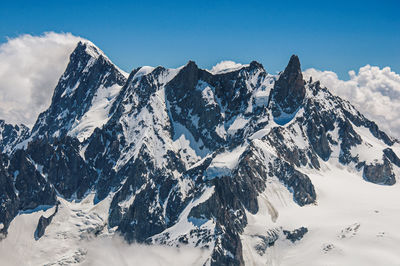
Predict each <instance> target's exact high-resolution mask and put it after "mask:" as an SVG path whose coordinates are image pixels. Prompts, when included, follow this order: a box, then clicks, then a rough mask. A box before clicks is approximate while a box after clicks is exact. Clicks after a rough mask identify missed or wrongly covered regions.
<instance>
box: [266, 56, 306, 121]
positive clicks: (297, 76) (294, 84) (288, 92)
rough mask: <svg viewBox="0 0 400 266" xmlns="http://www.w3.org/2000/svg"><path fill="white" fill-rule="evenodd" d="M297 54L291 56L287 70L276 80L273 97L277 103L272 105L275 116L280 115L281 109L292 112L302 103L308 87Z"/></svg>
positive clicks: (288, 112)
mask: <svg viewBox="0 0 400 266" xmlns="http://www.w3.org/2000/svg"><path fill="white" fill-rule="evenodd" d="M304 84H305V82H304V80H303V75H302V73H301V68H300V60H299V57H298V56H297V55H292V56H291V57H290V60H289V63H288V65H287V67H286V68H285V71H284V72H283V73H282V74H281V75H280V77H279V79H278V80H277V81H276V83H275V86H274V89H273V92H272V97H273V100H274V103H275V105H274V106H272V110H273V114H274V116H279V115H280V114H281V111H283V112H285V113H287V114H292V113H293V112H295V111H296V110H297V108H298V107H299V106H300V104H301V103H302V101H303V99H304V96H305V93H306V89H305V87H304Z"/></svg>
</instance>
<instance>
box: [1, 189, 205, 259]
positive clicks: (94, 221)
mask: <svg viewBox="0 0 400 266" xmlns="http://www.w3.org/2000/svg"><path fill="white" fill-rule="evenodd" d="M209 192H212V190H211V191H209ZM209 192H206V193H205V194H204V197H205V199H207V197H208V196H209ZM93 198H94V194H90V195H89V196H88V197H87V198H85V199H84V200H82V201H81V202H68V201H65V200H63V199H61V198H59V200H60V201H61V204H60V205H59V210H58V213H57V215H56V216H54V218H53V221H52V222H51V224H50V225H49V226H48V227H47V229H46V233H45V235H44V236H43V237H42V238H40V239H39V240H35V238H34V237H33V236H34V232H35V229H36V226H37V223H38V220H39V218H40V216H41V215H44V216H46V217H48V216H50V215H51V214H52V213H53V212H54V209H55V207H53V208H50V209H47V210H46V211H37V212H32V213H26V214H22V213H21V214H20V215H18V216H17V217H16V218H15V219H14V220H13V222H12V224H11V226H10V228H9V234H8V236H7V238H5V239H3V240H2V241H0V265H7V266H14V265H15V266H19V265H32V266H34V265H101V266H102V265H104V266H106V265H107V266H108V265H132V263H136V262H140V265H150V266H151V265H176V266H178V265H199V266H200V265H203V263H204V262H205V261H206V259H207V257H208V256H209V255H210V254H209V252H205V251H204V250H201V249H199V248H191V247H181V248H179V249H178V248H173V247H168V246H158V245H152V246H147V245H138V244H133V245H128V244H127V243H126V242H124V241H123V240H122V238H120V237H119V236H118V235H117V234H115V232H114V228H108V227H107V224H106V222H107V218H108V209H109V204H110V202H111V197H108V198H106V199H105V200H103V201H101V202H100V203H98V204H96V205H93ZM199 200H200V201H201V199H199ZM198 203H200V202H197V203H194V204H198ZM186 218H187V217H185V219H186ZM103 227H104V228H103ZM92 230H99V234H98V236H97V237H95V236H94V234H93V233H92Z"/></svg>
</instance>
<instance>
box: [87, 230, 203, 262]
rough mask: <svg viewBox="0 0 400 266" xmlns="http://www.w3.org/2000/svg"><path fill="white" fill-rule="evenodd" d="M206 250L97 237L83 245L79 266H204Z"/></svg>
mask: <svg viewBox="0 0 400 266" xmlns="http://www.w3.org/2000/svg"><path fill="white" fill-rule="evenodd" d="M209 253H210V250H207V251H206V250H202V249H200V248H191V247H187V246H181V247H179V248H176V247H169V246H160V245H139V244H132V245H128V244H127V243H126V242H124V241H123V240H121V239H120V238H118V237H114V238H104V239H97V240H96V241H91V242H89V243H88V245H87V256H86V258H85V261H84V263H83V264H82V265H83V266H86V265H87V266H89V265H97V266H108V265H118V266H119V265H121V266H122V265H133V264H135V263H137V265H148V266H153V265H154V266H156V265H157V266H180V265H194V266H196V265H197V266H201V265H204V263H205V261H206V260H207V258H208V256H209V255H210V254H209Z"/></svg>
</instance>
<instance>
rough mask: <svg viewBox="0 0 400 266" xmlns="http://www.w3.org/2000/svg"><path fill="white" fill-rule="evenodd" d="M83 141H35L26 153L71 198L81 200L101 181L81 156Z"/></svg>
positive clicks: (59, 189)
mask: <svg viewBox="0 0 400 266" xmlns="http://www.w3.org/2000/svg"><path fill="white" fill-rule="evenodd" d="M79 145H80V144H79V141H78V140H77V139H75V138H71V137H68V136H66V137H63V138H59V139H56V140H55V141H54V142H53V144H50V142H49V141H48V140H47V139H38V140H34V141H32V142H31V143H30V144H29V145H28V147H27V149H26V153H28V154H29V157H30V158H32V160H33V161H34V162H35V163H37V164H38V165H40V166H41V167H42V172H43V173H44V174H45V175H46V176H47V180H48V181H50V182H51V184H52V185H53V186H54V187H55V188H56V189H57V191H58V192H59V193H60V194H61V195H63V197H65V198H67V199H71V198H78V199H81V198H82V197H83V196H84V195H85V194H86V193H87V192H88V190H90V189H91V188H92V186H93V185H94V182H95V181H96V179H97V173H96V171H95V170H94V169H93V168H92V167H90V166H89V165H88V164H87V163H86V162H85V160H84V159H83V158H82V157H81V156H80V154H79Z"/></svg>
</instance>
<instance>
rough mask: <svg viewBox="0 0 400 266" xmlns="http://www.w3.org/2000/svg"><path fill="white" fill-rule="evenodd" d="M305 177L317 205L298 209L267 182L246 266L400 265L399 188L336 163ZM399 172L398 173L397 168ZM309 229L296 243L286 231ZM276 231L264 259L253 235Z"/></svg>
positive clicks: (247, 238)
mask: <svg viewBox="0 0 400 266" xmlns="http://www.w3.org/2000/svg"><path fill="white" fill-rule="evenodd" d="M324 168H325V169H324V170H323V171H322V172H316V171H314V172H309V173H307V174H308V175H309V177H310V178H311V180H312V182H313V184H314V186H315V189H316V193H317V195H318V198H317V204H315V205H308V206H304V207H300V206H298V205H296V204H294V203H293V200H292V195H291V194H290V193H289V191H288V190H287V189H286V188H285V187H284V186H283V185H282V184H281V183H279V182H273V181H271V182H269V183H268V184H267V189H266V190H265V191H264V193H262V194H261V195H260V196H259V198H258V201H259V204H260V210H259V212H258V213H257V214H256V215H252V214H250V213H247V217H248V221H249V224H248V226H247V227H246V229H245V232H244V234H243V235H242V240H243V243H244V244H243V246H244V252H243V253H244V259H245V262H246V265H371V266H372V265H399V262H400V253H399V252H398V246H399V243H400V231H399V230H398V225H399V222H400V204H399V199H400V186H399V185H398V184H396V185H394V186H377V185H375V184H372V183H369V182H365V181H364V180H363V179H361V178H360V177H359V175H357V174H356V173H350V172H348V171H347V170H345V169H341V167H340V166H339V165H337V164H336V163H334V162H328V163H326V164H325V165H324ZM397 170H398V169H397ZM302 226H304V227H306V228H308V233H306V234H305V236H304V238H303V239H301V240H300V241H297V242H295V243H291V242H290V241H289V240H287V239H285V237H283V234H282V229H284V230H294V229H297V228H300V227H302ZM274 229H275V230H278V232H280V238H279V239H278V241H276V242H275V245H273V246H272V247H269V248H267V250H266V252H265V254H264V255H262V256H260V255H259V254H258V253H257V252H256V250H255V249H254V247H255V246H256V245H257V243H258V242H257V237H255V235H265V234H266V232H268V231H269V230H274Z"/></svg>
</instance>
